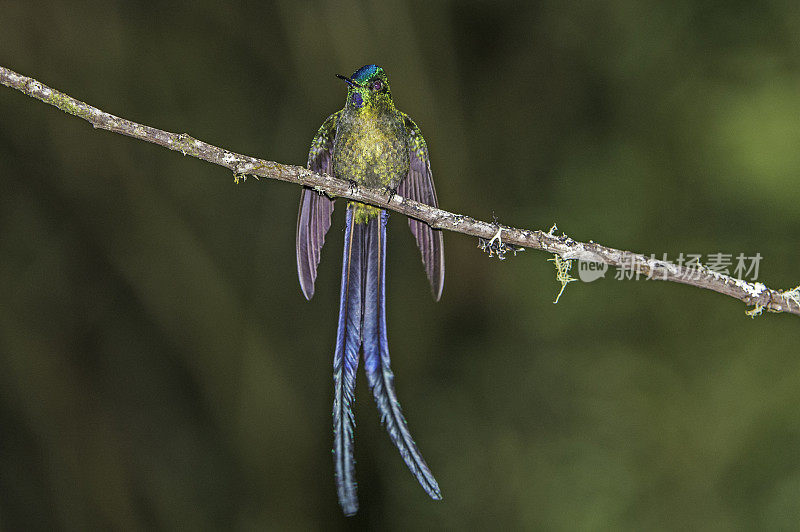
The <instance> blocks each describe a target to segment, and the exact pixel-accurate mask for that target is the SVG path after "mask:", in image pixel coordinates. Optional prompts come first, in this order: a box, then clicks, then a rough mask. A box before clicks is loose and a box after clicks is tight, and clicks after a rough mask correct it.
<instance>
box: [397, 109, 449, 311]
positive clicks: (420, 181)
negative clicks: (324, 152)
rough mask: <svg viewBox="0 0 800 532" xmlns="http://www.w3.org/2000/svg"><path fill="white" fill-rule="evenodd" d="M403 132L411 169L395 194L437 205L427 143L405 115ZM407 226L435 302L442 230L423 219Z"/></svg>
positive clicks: (438, 291)
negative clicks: (406, 139)
mask: <svg viewBox="0 0 800 532" xmlns="http://www.w3.org/2000/svg"><path fill="white" fill-rule="evenodd" d="M404 117H405V122H406V131H407V132H408V137H409V158H410V168H409V170H408V176H406V178H405V179H404V180H403V181H402V182H401V183H400V186H399V187H398V189H397V192H398V194H400V195H401V196H403V197H404V198H411V199H413V200H415V201H418V202H420V203H425V204H426V205H430V206H431V207H438V206H439V202H438V201H437V199H436V190H435V189H434V187H433V176H432V175H431V164H430V159H429V158H428V146H427V145H426V144H425V139H424V138H423V136H422V132H420V130H419V128H418V127H417V125H416V124H415V123H414V121H413V120H411V118H409V117H408V115H404ZM408 226H409V228H410V229H411V232H412V233H413V234H414V238H416V240H417V246H418V247H419V251H420V254H421V255H422V264H423V266H424V267H425V273H426V274H427V275H428V280H429V281H430V283H431V291H432V292H433V298H434V299H435V300H436V301H438V300H439V298H441V297H442V288H443V287H444V240H443V239H442V232H441V231H440V230H438V229H432V228H431V226H429V225H428V224H426V223H425V222H420V221H419V220H414V219H413V218H409V219H408Z"/></svg>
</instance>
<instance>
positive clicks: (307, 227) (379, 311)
mask: <svg viewBox="0 0 800 532" xmlns="http://www.w3.org/2000/svg"><path fill="white" fill-rule="evenodd" d="M337 77H339V78H341V79H342V80H344V81H345V82H346V83H347V101H346V102H345V106H344V108H343V109H342V110H340V111H337V112H335V113H333V114H332V115H331V116H329V117H328V119H327V120H325V122H324V123H323V124H322V126H321V127H320V128H319V131H317V134H316V136H315V137H314V140H313V142H312V143H311V150H310V151H309V153H308V168H309V169H311V170H314V171H315V172H324V173H327V174H331V175H335V176H336V177H338V178H340V179H347V180H349V181H351V182H352V183H354V184H355V185H356V186H358V185H364V186H368V187H384V188H385V189H386V190H387V191H389V193H390V194H393V193H394V192H395V191H397V192H398V193H399V194H400V195H401V196H403V197H407V198H411V199H414V200H416V201H419V202H421V203H426V204H428V205H432V206H434V207H436V206H438V204H437V201H436V191H435V190H434V188H433V179H432V177H431V166H430V161H429V159H428V147H427V146H426V144H425V139H424V138H423V137H422V133H421V132H420V130H419V128H418V127H417V125H416V124H415V123H414V122H413V121H412V120H411V118H409V117H408V115H406V114H405V113H403V112H401V111H398V110H397V108H395V106H394V101H392V93H391V90H390V89H389V80H388V78H387V76H386V73H385V72H384V71H383V69H382V68H381V67H379V66H377V65H366V66H363V67H361V68H359V69H358V70H356V72H355V73H354V74H353V75H352V76H350V77H349V78H348V77H346V76H342V75H338V76H337ZM332 212H333V200H332V199H329V198H328V197H327V196H324V195H321V194H318V193H317V192H315V191H313V190H312V189H309V188H305V189H303V192H302V195H301V197H300V212H299V214H298V216H297V273H298V275H299V277H300V287H301V288H302V289H303V294H305V296H306V299H311V297H312V296H313V295H314V281H315V280H316V278H317V265H318V264H319V259H320V251H321V249H322V245H323V243H324V242H325V233H327V232H328V229H329V228H330V226H331V213H332ZM388 216H389V215H388V213H387V212H386V211H385V210H383V209H380V208H378V207H372V206H370V205H365V204H363V203H358V202H354V201H351V202H348V204H347V226H346V227H345V233H344V259H343V262H344V264H343V266H342V288H341V295H340V297H339V329H338V332H337V334H336V352H335V354H334V358H333V384H334V402H333V436H334V443H333V457H334V463H335V470H336V487H337V492H338V495H339V504H340V505H341V507H342V510H343V511H344V513H345V515H353V514H355V513H356V511H357V510H358V498H357V497H356V480H355V468H354V461H353V428H354V424H355V420H354V417H353V400H354V390H355V378H356V369H357V368H358V357H359V351H363V353H364V369H365V370H366V374H367V380H368V381H369V386H370V388H372V393H373V395H374V396H375V402H376V403H377V405H378V410H380V413H381V419H382V420H383V424H384V425H385V427H386V430H387V432H388V433H389V436H390V437H391V438H392V441H393V442H394V444H395V445H396V446H397V449H398V450H399V451H400V455H401V456H402V457H403V460H405V462H406V465H407V466H408V468H409V469H410V470H411V472H412V473H413V474H414V475H415V476H416V477H417V480H418V481H419V483H420V484H421V485H422V487H423V488H424V489H425V491H426V492H428V495H430V496H431V497H432V498H433V499H437V500H438V499H441V498H442V494H441V492H440V491H439V485H438V484H437V483H436V479H434V478H433V475H432V474H431V472H430V470H429V469H428V466H427V464H425V460H423V458H422V455H421V454H420V452H419V450H418V449H417V446H416V444H415V443H414V440H413V439H412V438H411V433H410V432H409V431H408V426H407V425H406V421H405V419H404V418H403V413H402V412H401V410H400V404H399V403H398V402H397V396H396V395H395V391H394V385H393V383H392V380H393V375H392V370H391V368H390V367H389V345H388V340H387V337H386V221H387V219H388ZM408 224H409V226H410V228H411V232H412V233H413V234H414V237H415V238H416V240H417V245H418V246H419V249H420V252H421V253H422V262H423V264H424V266H425V271H426V273H427V275H428V279H429V280H430V283H431V288H432V290H433V297H434V299H436V300H437V301H438V300H439V298H440V297H441V295H442V286H443V284H444V244H443V241H442V233H441V231H438V230H434V229H432V228H431V227H430V226H428V225H427V224H425V223H423V222H420V221H417V220H413V219H411V218H409V219H408Z"/></svg>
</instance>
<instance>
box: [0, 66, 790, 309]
mask: <svg viewBox="0 0 800 532" xmlns="http://www.w3.org/2000/svg"><path fill="white" fill-rule="evenodd" d="M0 83H2V84H3V85H6V86H7V87H11V88H14V89H17V90H19V91H21V92H23V93H25V94H27V95H28V96H31V97H33V98H36V99H38V100H41V101H43V102H45V103H49V104H50V105H53V106H55V107H58V108H59V109H61V110H62V111H64V112H66V113H69V114H72V115H75V116H77V117H80V118H82V119H84V120H86V121H87V122H89V123H90V124H92V126H93V127H95V128H100V129H106V130H108V131H112V132H114V133H120V134H122V135H127V136H129V137H134V138H136V139H139V140H144V141H147V142H152V143H154V144H159V145H161V146H164V147H165V148H169V149H170V150H175V151H179V152H181V153H183V154H184V155H191V156H192V157H197V158H198V159H203V160H204V161H208V162H210V163H214V164H217V165H220V166H224V167H225V168H228V169H229V170H231V171H232V172H233V173H234V174H235V175H236V176H237V178H238V177H242V178H244V177H245V176H246V175H253V176H256V177H266V178H270V179H278V180H281V181H288V182H290V183H295V184H298V185H305V186H308V187H312V188H314V189H316V190H317V191H319V192H320V193H323V192H324V193H325V194H328V195H329V196H331V197H340V198H347V199H351V200H355V201H360V202H363V203H369V204H371V205H376V206H379V207H382V208H384V209H390V210H393V211H396V212H399V213H401V214H404V215H406V216H410V217H412V218H416V219H418V220H422V221H423V222H426V223H428V224H429V225H430V226H431V227H434V228H436V229H443V230H448V231H455V232H457V233H463V234H465V235H471V236H475V237H479V238H482V239H484V244H486V241H490V240H491V241H492V245H491V246H490V247H489V249H494V250H497V249H498V248H499V249H500V250H501V251H502V250H505V249H509V248H507V247H504V246H507V245H509V244H510V245H513V246H520V247H525V248H532V249H540V250H543V251H547V252H548V253H553V254H555V255H558V256H560V257H561V258H562V259H564V260H571V259H578V260H581V261H589V262H598V263H604V264H608V265H609V266H614V267H617V268H623V269H626V270H630V271H631V272H632V273H633V274H634V275H637V276H638V275H644V276H647V277H648V278H650V279H656V280H664V281H673V282H677V283H684V284H688V285H691V286H696V287H698V288H705V289H707V290H713V291H715V292H719V293H720V294H724V295H727V296H731V297H734V298H736V299H739V300H741V301H743V302H745V303H746V304H748V305H754V307H755V308H754V310H755V311H756V312H761V310H768V311H771V312H789V313H792V314H796V315H800V290H799V288H800V287H798V288H795V289H794V290H773V289H771V288H768V287H766V286H764V285H763V284H762V283H748V282H745V281H742V280H740V279H736V278H733V277H731V276H729V275H725V274H721V273H718V272H715V271H713V270H711V269H709V268H707V267H703V266H700V267H699V268H698V267H690V266H686V265H677V264H673V263H671V262H667V261H662V260H657V259H654V258H649V257H647V256H645V255H642V254H638V253H632V252H630V251H622V250H619V249H614V248H610V247H606V246H601V245H600V244H596V243H594V242H588V243H587V242H577V241H575V240H573V239H571V238H569V237H567V236H566V235H556V234H554V232H553V231H549V232H544V231H538V230H529V229H516V228H514V227H507V226H504V225H499V224H497V223H489V222H483V221H480V220H475V219H474V218H470V217H468V216H463V215H460V214H454V213H451V212H448V211H445V210H442V209H435V208H433V207H430V206H428V205H424V204H422V203H418V202H416V201H413V200H410V199H407V198H402V197H400V196H398V195H394V196H392V197H391V198H389V197H388V195H387V194H386V192H385V191H383V190H379V189H368V188H362V187H359V188H358V189H353V188H352V187H351V185H350V183H349V182H347V181H344V180H341V179H337V178H335V177H332V176H329V175H326V174H317V173H314V172H311V171H310V170H308V169H306V168H303V167H301V166H292V165H286V164H280V163H276V162H272V161H265V160H263V159H257V158H255V157H249V156H247V155H241V154H238V153H235V152H232V151H228V150H225V149H223V148H218V147H217V146H212V145H211V144H207V143H205V142H202V141H200V140H197V139H194V138H192V137H191V136H189V135H187V134H186V133H180V134H179V133H170V132H168V131H163V130H160V129H156V128H153V127H149V126H145V125H142V124H138V123H136V122H132V121H130V120H125V119H124V118H120V117H118V116H114V115H112V114H109V113H105V112H103V111H101V110H100V109H97V108H96V107H93V106H91V105H89V104H87V103H84V102H81V101H79V100H76V99H74V98H72V97H70V96H68V95H66V94H64V93H63V92H59V91H57V90H55V89H51V88H50V87H47V86H46V85H44V84H42V83H40V82H38V81H36V80H35V79H32V78H29V77H26V76H22V75H20V74H17V73H16V72H14V71H12V70H9V69H7V68H4V67H2V66H0ZM492 239H493V240H492Z"/></svg>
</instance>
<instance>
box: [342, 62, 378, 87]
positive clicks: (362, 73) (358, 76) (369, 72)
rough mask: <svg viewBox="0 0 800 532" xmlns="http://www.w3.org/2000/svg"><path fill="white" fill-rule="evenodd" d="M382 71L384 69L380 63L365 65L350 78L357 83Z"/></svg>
mask: <svg viewBox="0 0 800 532" xmlns="http://www.w3.org/2000/svg"><path fill="white" fill-rule="evenodd" d="M382 71H383V69H382V68H381V67H379V66H378V65H364V66H362V67H361V68H359V69H358V70H356V71H355V72H354V73H353V75H352V76H350V79H352V80H353V81H355V82H357V83H364V82H365V81H367V80H368V79H369V78H371V77H372V76H374V75H375V74H377V73H378V72H382Z"/></svg>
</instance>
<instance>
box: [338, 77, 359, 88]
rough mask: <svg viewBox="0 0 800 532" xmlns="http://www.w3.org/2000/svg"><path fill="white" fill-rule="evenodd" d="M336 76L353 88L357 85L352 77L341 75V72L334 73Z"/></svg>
mask: <svg viewBox="0 0 800 532" xmlns="http://www.w3.org/2000/svg"><path fill="white" fill-rule="evenodd" d="M336 77H337V78H339V79H342V80H344V81H345V82H346V83H347V84H348V85H350V86H351V87H353V88H354V89H355V88H357V87H358V85H357V84H356V82H355V81H353V80H352V79H350V78H348V77H347V76H342V75H341V74H336Z"/></svg>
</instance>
